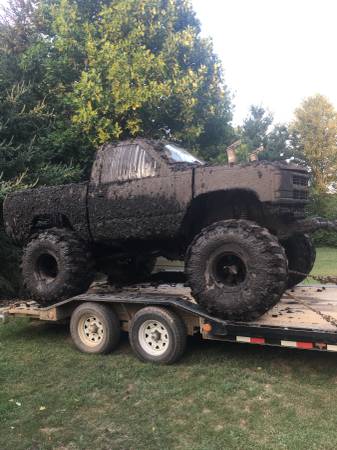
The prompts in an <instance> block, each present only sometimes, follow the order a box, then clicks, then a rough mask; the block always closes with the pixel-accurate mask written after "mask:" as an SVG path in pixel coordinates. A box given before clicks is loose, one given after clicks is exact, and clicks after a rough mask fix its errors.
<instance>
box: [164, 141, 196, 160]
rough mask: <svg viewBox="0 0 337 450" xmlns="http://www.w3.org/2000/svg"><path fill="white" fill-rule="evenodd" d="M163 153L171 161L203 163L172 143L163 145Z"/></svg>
mask: <svg viewBox="0 0 337 450" xmlns="http://www.w3.org/2000/svg"><path fill="white" fill-rule="evenodd" d="M164 148H165V154H166V156H167V157H168V159H169V160H170V162H171V163H179V162H184V163H189V164H204V162H203V161H201V160H200V159H198V158H196V157H195V156H193V155H191V153H189V152H188V151H187V150H185V149H184V148H181V147H177V146H176V145H174V144H166V145H165V147H164Z"/></svg>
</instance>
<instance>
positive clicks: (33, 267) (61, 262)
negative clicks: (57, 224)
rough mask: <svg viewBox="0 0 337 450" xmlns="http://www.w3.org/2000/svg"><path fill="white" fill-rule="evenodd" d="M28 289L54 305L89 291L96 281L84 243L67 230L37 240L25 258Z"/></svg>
mask: <svg viewBox="0 0 337 450" xmlns="http://www.w3.org/2000/svg"><path fill="white" fill-rule="evenodd" d="M22 275H23V280H24V284H25V287H26V288H27V289H28V291H29V292H30V294H31V295H32V297H33V298H34V299H35V300H37V301H38V302H40V303H53V302H55V301H60V300H63V299H66V298H69V297H72V296H74V295H78V294H81V293H82V292H84V291H86V290H87V289H88V287H89V285H90V283H91V282H92V280H93V277H94V272H93V270H92V265H91V256H90V253H89V252H88V249H87V248H86V245H85V243H84V242H83V241H80V240H79V239H78V238H77V237H76V235H75V234H74V233H73V232H72V231H70V230H65V229H56V228H55V229H51V230H48V231H44V232H42V233H40V234H39V235H37V236H36V237H34V238H33V239H32V240H31V241H30V242H29V243H28V245H27V246H26V248H25V249H24V252H23V257H22Z"/></svg>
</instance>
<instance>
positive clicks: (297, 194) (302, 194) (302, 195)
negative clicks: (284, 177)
mask: <svg viewBox="0 0 337 450" xmlns="http://www.w3.org/2000/svg"><path fill="white" fill-rule="evenodd" d="M293 198H294V199H295V200H308V191H299V190H297V189H294V190H293Z"/></svg>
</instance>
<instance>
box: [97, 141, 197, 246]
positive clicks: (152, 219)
mask: <svg viewBox="0 0 337 450" xmlns="http://www.w3.org/2000/svg"><path fill="white" fill-rule="evenodd" d="M97 161H98V162H97V163H96V164H95V166H94V168H93V170H94V171H95V179H92V181H91V183H90V186H89V194H88V215H89V225H90V231H91V235H92V237H93V239H94V241H96V242H109V241H111V240H116V239H132V238H135V239H154V238H157V239H166V238H169V237H173V236H174V235H175V234H176V233H177V231H178V229H179V226H180V223H181V221H182V218H183V215H184V212H185V210H186V207H187V205H188V203H189V202H190V200H191V197H192V171H191V170H189V171H176V172H174V171H171V170H170V168H169V167H168V166H166V165H165V164H164V162H163V161H162V159H161V158H160V157H159V156H158V155H156V152H154V151H151V147H150V146H148V145H147V144H145V143H144V145H140V144H138V143H131V144H120V145H117V146H111V145H108V146H106V147H105V148H104V149H103V150H101V155H100V156H99V158H98V160H97Z"/></svg>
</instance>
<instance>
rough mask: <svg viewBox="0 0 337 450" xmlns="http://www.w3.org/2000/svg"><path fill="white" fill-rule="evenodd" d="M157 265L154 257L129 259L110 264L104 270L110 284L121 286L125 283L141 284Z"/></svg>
mask: <svg viewBox="0 0 337 450" xmlns="http://www.w3.org/2000/svg"><path fill="white" fill-rule="evenodd" d="M155 264H156V258H155V257H152V256H147V257H145V256H138V257H129V258H125V259H124V260H120V261H113V262H110V264H109V266H107V267H106V268H104V269H103V270H104V272H105V273H106V274H107V275H108V280H107V281H108V283H109V284H111V285H116V284H118V285H120V284H124V283H133V282H140V281H143V280H145V279H147V278H148V277H149V276H150V275H151V273H152V271H153V269H154V266H155Z"/></svg>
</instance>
